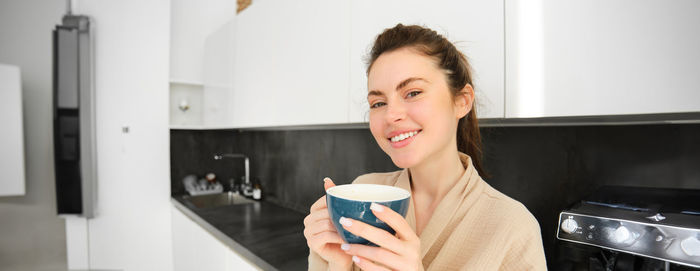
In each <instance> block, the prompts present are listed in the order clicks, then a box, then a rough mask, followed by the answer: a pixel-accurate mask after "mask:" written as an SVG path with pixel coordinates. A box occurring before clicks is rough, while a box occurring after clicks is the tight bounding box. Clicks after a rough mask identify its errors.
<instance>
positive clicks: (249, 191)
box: [214, 153, 253, 196]
mask: <svg viewBox="0 0 700 271" xmlns="http://www.w3.org/2000/svg"><path fill="white" fill-rule="evenodd" d="M224 158H243V159H244V163H245V177H243V178H244V179H243V187H242V190H243V195H244V196H251V195H253V185H252V184H251V183H250V159H248V156H245V155H243V154H240V153H224V154H215V155H214V160H222V159H224ZM231 186H232V187H231V188H233V184H231Z"/></svg>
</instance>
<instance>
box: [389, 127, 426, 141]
mask: <svg viewBox="0 0 700 271" xmlns="http://www.w3.org/2000/svg"><path fill="white" fill-rule="evenodd" d="M422 131H423V130H416V131H412V132H406V133H403V134H400V135H397V136H394V137H392V138H388V139H389V141H391V142H399V141H403V140H406V139H407V138H411V137H413V136H415V135H417V134H418V133H420V132H422Z"/></svg>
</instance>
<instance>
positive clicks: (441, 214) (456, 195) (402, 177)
mask: <svg viewBox="0 0 700 271" xmlns="http://www.w3.org/2000/svg"><path fill="white" fill-rule="evenodd" d="M459 158H460V160H461V161H462V165H464V168H465V169H466V170H465V171H464V174H462V177H460V178H459V180H458V181H457V183H455V185H454V186H453V187H452V188H451V189H450V191H448V192H447V194H446V195H445V197H443V198H442V200H441V201H440V203H439V204H438V206H437V207H436V208H435V210H434V211H433V214H432V216H431V217H430V219H429V220H428V223H427V224H426V226H425V228H424V229H423V231H422V232H421V235H420V236H419V238H420V242H421V258H423V257H424V256H425V255H426V254H427V253H428V251H429V250H430V248H431V247H432V246H433V244H434V243H435V241H436V240H437V239H438V237H439V236H440V234H441V233H442V231H443V230H444V229H445V227H446V226H447V225H448V224H449V222H450V221H451V220H452V218H453V217H454V215H455V213H456V211H457V209H458V208H459V207H460V206H463V205H464V204H465V203H466V202H465V201H466V200H467V195H469V194H470V192H471V190H473V188H474V186H475V185H476V184H477V183H478V182H479V180H480V179H481V178H480V177H479V174H478V172H477V171H476V169H475V168H474V165H473V164H472V159H471V158H470V157H469V156H468V155H466V154H464V153H461V152H460V153H459ZM394 186H397V187H400V188H403V189H406V190H407V191H411V200H410V202H409V205H408V211H407V213H406V222H408V224H409V225H410V226H411V228H412V229H413V231H415V230H416V214H415V206H414V203H413V190H411V181H410V178H409V172H408V169H404V170H402V171H401V174H399V178H398V180H397V181H396V184H395V185H394ZM472 198H474V197H472ZM469 205H470V204H469Z"/></svg>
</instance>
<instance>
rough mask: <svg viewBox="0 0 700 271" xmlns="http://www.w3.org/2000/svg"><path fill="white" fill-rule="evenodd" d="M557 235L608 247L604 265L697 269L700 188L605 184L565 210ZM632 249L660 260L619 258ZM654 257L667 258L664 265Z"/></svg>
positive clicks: (610, 267)
mask: <svg viewBox="0 0 700 271" xmlns="http://www.w3.org/2000/svg"><path fill="white" fill-rule="evenodd" d="M557 238H558V239H559V240H564V241H567V242H573V243H578V244H584V245H590V246H595V247H598V248H602V249H603V250H604V251H607V253H602V254H601V255H603V257H602V260H601V266H602V269H600V270H668V269H669V268H670V266H672V264H673V266H678V268H679V269H682V270H695V269H696V268H700V190H690V189H666V188H643V187H624V186H605V187H601V188H600V189H598V190H597V191H596V192H594V193H593V194H592V195H591V196H589V197H588V198H586V199H584V200H582V201H580V202H578V203H576V204H574V206H572V207H571V208H569V209H567V210H564V211H562V212H561V213H560V214H559V224H558V230H557ZM619 252H622V253H619ZM630 254H631V255H636V256H639V257H643V258H648V259H656V261H653V260H652V261H647V263H646V264H644V265H642V264H639V263H636V264H635V263H634V260H628V262H631V263H628V264H619V265H618V263H616V262H615V261H616V259H617V258H618V256H621V257H622V258H628V259H629V258H630ZM649 262H651V263H654V262H656V263H662V266H663V269H659V268H658V264H657V265H656V267H655V266H654V264H648V263H649ZM624 265H627V267H623V266H624ZM590 266H591V269H595V268H593V266H594V265H593V264H592V263H591V264H590Z"/></svg>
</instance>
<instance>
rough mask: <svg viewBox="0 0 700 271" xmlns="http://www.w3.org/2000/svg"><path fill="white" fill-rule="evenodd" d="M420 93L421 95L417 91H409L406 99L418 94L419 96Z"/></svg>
mask: <svg viewBox="0 0 700 271" xmlns="http://www.w3.org/2000/svg"><path fill="white" fill-rule="evenodd" d="M420 93H421V92H420V91H418V90H414V91H411V92H409V93H408V94H406V98H411V97H415V96H416V95H418V94H420Z"/></svg>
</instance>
